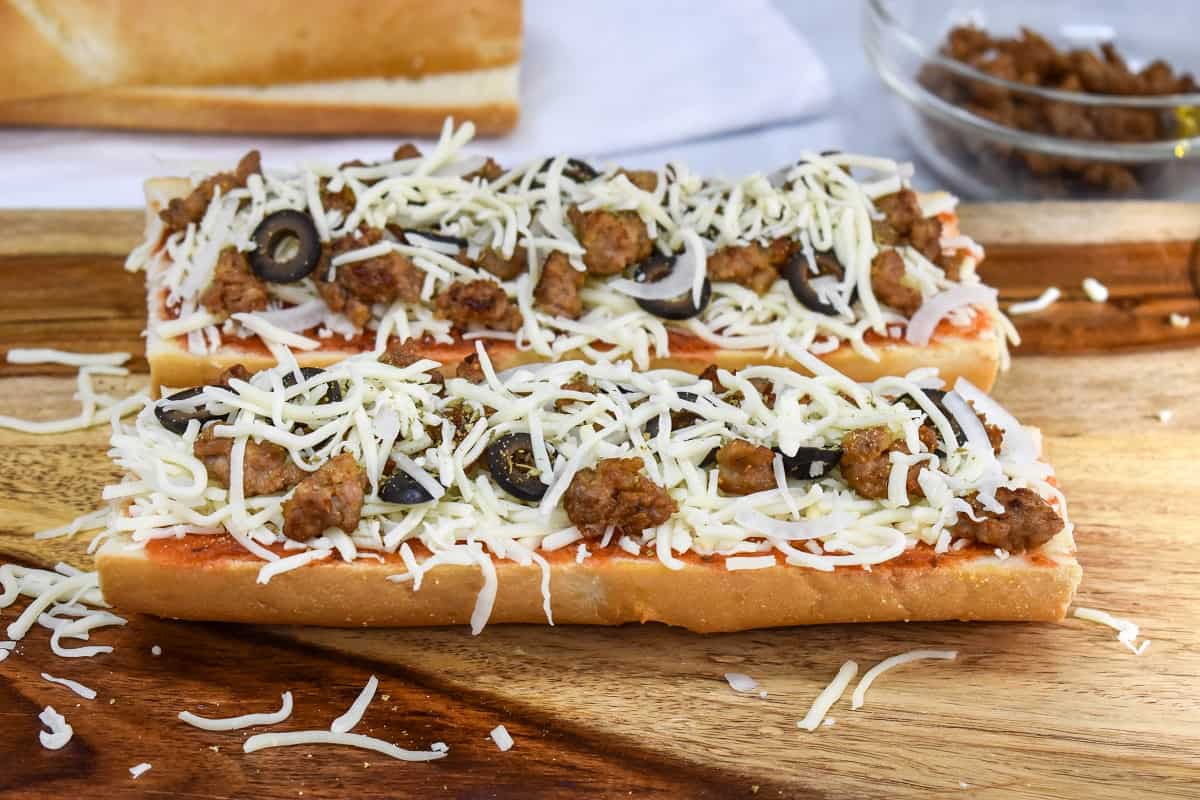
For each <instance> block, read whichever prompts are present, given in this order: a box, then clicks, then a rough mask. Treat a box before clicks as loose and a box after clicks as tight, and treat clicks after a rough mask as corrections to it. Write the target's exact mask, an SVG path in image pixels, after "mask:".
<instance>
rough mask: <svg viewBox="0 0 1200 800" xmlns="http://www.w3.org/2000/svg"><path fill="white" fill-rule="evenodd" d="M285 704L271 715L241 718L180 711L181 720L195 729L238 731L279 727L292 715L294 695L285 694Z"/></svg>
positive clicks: (251, 715) (249, 715) (247, 715)
mask: <svg viewBox="0 0 1200 800" xmlns="http://www.w3.org/2000/svg"><path fill="white" fill-rule="evenodd" d="M282 700H283V703H282V705H280V707H279V710H278V711H273V712H271V713H269V714H243V715H241V716H239V717H223V718H214V717H201V716H199V715H198V714H193V713H192V712H190V711H180V712H179V715H178V716H179V719H180V720H182V721H183V722H186V723H187V724H188V725H191V726H192V727H195V728H201V729H203V730H206V731H236V730H241V729H242V728H252V727H255V726H257V725H278V724H279V723H281V722H283V721H284V720H286V719H287V718H288V717H290V716H291V715H292V693H291V692H284V693H283V696H282Z"/></svg>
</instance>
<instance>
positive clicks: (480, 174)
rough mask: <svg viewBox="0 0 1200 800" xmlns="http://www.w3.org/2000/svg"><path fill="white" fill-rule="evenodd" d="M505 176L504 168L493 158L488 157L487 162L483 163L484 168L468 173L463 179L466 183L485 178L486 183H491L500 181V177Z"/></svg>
mask: <svg viewBox="0 0 1200 800" xmlns="http://www.w3.org/2000/svg"><path fill="white" fill-rule="evenodd" d="M503 174H504V167H502V166H500V165H499V164H497V163H496V161H495V160H494V159H493V158H492V157H491V156H488V159H487V161H485V162H483V166H482V167H480V168H479V169H477V170H475V171H474V172H468V173H467V174H466V175H463V176H462V177H463V180H464V181H473V180H475V179H476V178H483V179H484V180H485V181H486V182H488V183H491V182H492V181H494V180H497V179H499V177H500V176H501V175H503Z"/></svg>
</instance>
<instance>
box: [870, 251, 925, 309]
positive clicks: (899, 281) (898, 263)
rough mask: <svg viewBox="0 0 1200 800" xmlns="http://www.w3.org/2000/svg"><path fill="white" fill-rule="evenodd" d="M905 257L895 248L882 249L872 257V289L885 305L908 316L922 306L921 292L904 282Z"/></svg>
mask: <svg viewBox="0 0 1200 800" xmlns="http://www.w3.org/2000/svg"><path fill="white" fill-rule="evenodd" d="M906 274H907V273H906V268H905V265H904V259H903V258H901V257H900V254H899V253H897V252H896V251H895V250H882V251H880V252H878V253H876V254H875V257H874V258H873V259H871V291H873V292H875V298H876V299H877V300H879V302H881V303H883V304H884V305H887V306H891V307H892V308H894V309H896V311H898V312H900V313H901V314H902V315H904V316H906V317H911V316H912V315H913V314H915V313H916V311H917V309H918V308H920V307H921V293H920V292H919V291H917V290H916V289H914V288H913V287H911V286H909V285H907V284H905V283H904V276H905V275H906Z"/></svg>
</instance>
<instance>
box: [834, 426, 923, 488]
mask: <svg viewBox="0 0 1200 800" xmlns="http://www.w3.org/2000/svg"><path fill="white" fill-rule="evenodd" d="M919 437H920V439H921V444H923V445H925V449H926V450H929V451H931V452H932V451H933V450H935V449H936V448H937V433H936V432H935V431H934V430H933V429H932V428H930V427H929V426H928V425H922V426H921V428H920V431H919ZM892 451H896V452H899V453H907V452H908V446H907V445H906V444H905V443H904V440H903V439H901V438H898V437H897V436H896V435H895V434H893V433H892V432H891V431H890V430H888V429H887V427H885V426H883V425H879V426H876V427H874V428H861V429H859V430H854V431H850V432H849V433H847V434H846V435H845V436H844V437H843V438H842V460H841V462H840V466H841V469H842V477H843V478H845V479H846V483H847V484H849V486H850V488H851V489H853V490H854V491H856V492H858V493H859V494H861V495H862V496H863V497H870V498H873V499H876V500H880V499H883V498H885V497H887V496H888V478H889V477H890V476H891V474H892V461H891V456H890V454H891V453H892ZM923 466H924V465H923V464H920V463H917V464H913V465H912V466H911V467H909V469H908V480H907V483H906V487H905V488H906V489H907V490H908V494H909V496H910V497H924V496H925V493H924V492H923V491H922V490H921V486H920V484H918V483H917V476H918V475H919V474H920V473H921V469H922V467H923Z"/></svg>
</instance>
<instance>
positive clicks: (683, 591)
mask: <svg viewBox="0 0 1200 800" xmlns="http://www.w3.org/2000/svg"><path fill="white" fill-rule="evenodd" d="M214 540H221V541H214ZM228 541H231V540H228V537H212V536H188V537H185V538H184V539H180V540H158V541H155V542H151V543H150V544H149V545H148V546H147V547H146V548H145V549H142V550H137V549H130V548H129V542H128V540H122V539H114V540H111V541H109V542H108V543H106V544H105V546H104V547H103V548H102V549H101V550H100V553H99V554H98V556H97V558H96V563H97V566H98V568H99V571H100V585H101V589H102V591H103V592H104V596H105V598H106V599H107V600H108V601H109V602H110V603H112V604H113V605H114V606H115V607H116V608H118V609H120V610H121V611H125V612H130V611H133V612H141V613H147V614H153V615H156V616H161V617H169V618H175V619H187V620H221V621H231V622H247V623H264V624H301V625H320V626H329V627H361V626H370V627H409V626H422V625H457V624H465V623H468V622H470V620H471V615H472V611H473V609H474V606H475V598H476V595H477V593H478V592H479V590H480V588H481V586H482V585H483V578H482V575H481V573H480V570H479V569H478V568H477V567H473V566H458V565H440V566H436V567H434V568H432V569H431V570H430V571H429V572H428V573H426V574H425V576H424V579H423V582H422V585H421V588H420V589H419V590H416V591H414V590H413V588H412V585H411V583H410V582H395V581H389V580H387V578H388V577H390V576H394V575H400V574H403V573H404V572H405V568H404V565H403V563H401V562H400V561H399V559H398V558H397V557H395V556H387V560H385V561H384V562H382V563H381V562H379V561H375V560H372V559H363V560H358V561H354V562H350V563H346V562H341V561H335V560H333V559H329V560H325V561H320V562H316V563H314V564H310V565H308V566H304V567H301V568H299V569H296V570H294V571H291V572H285V573H282V574H280V575H276V576H275V577H273V578H271V580H270V582H269V583H265V584H263V583H258V582H257V578H258V573H259V570H260V569H261V567H262V566H263V564H264V563H266V562H264V561H261V560H259V559H257V558H255V557H254V556H251V555H249V554H248V553H245V552H244V551H241V552H240V553H239V552H238V550H240V547H239V546H237V545H236V543H234V544H233V546H232V547H230V546H229V544H228ZM614 550H615V548H614ZM921 550H922V552H919V553H917V555H916V556H915V557H907V555H906V556H902V557H900V558H898V559H896V560H895V561H894V562H889V563H884V564H879V565H875V567H874V568H873V569H871V570H870V571H867V570H864V569H862V568H859V567H839V568H837V569H836V570H834V571H831V572H822V571H818V570H813V569H809V568H805V567H795V566H789V565H785V564H778V565H776V566H774V567H768V568H765V569H756V570H737V571H729V570H727V569H726V568H725V566H724V559H722V558H714V559H710V560H702V559H699V558H689V559H688V561H687V563H686V564H685V566H684V567H683V568H682V569H679V570H672V569H669V568H668V567H666V566H664V565H663V564H662V563H661V562H659V561H658V560H657V559H656V558H654V557H651V556H631V555H629V554H626V553H624V552H621V551H616V552H607V551H605V552H602V553H598V554H595V555H593V556H592V557H590V558H587V559H585V560H584V561H583V562H582V563H577V562H576V561H575V558H574V550H573V549H572V550H570V551H569V552H564V551H556V552H554V553H547V554H546V556H547V558H548V559H549V560H550V567H549V569H550V604H551V607H552V610H553V614H554V622H555V623H556V624H573V625H621V624H625V623H633V622H661V623H664V624H667V625H672V626H678V627H682V628H686V629H688V630H691V631H695V632H697V633H721V632H731V631H740V630H750V629H755V628H771V627H784V626H793V625H814V624H824V623H843V622H844V623H849V622H917V621H943V620H963V621H1026V622H1036V621H1042V622H1050V621H1056V620H1061V619H1062V618H1063V617H1064V616H1065V615H1066V612H1067V608H1068V607H1069V605H1070V603H1071V600H1072V598H1073V596H1074V593H1075V589H1076V587H1077V586H1078V584H1079V580H1080V577H1081V574H1082V573H1081V570H1080V567H1079V564H1078V562H1077V561H1076V560H1075V557H1074V555H1073V553H1070V552H1065V553H1063V554H1062V555H1057V556H1048V555H1043V554H1041V553H1035V554H1030V555H1013V556H1010V557H1008V558H1004V559H1001V558H998V557H997V556H995V555H994V554H992V553H991V552H990V551H979V550H974V551H964V552H962V553H948V554H942V555H940V556H934V554H933V553H932V550H931V549H929V548H928V547H922V548H921ZM495 568H496V573H497V580H498V588H497V595H496V601H495V606H494V608H493V610H492V614H491V618H490V622H489V624H496V623H533V624H545V622H546V616H545V612H544V610H543V607H542V603H543V596H542V593H541V581H542V571H541V569H540V568H539V567H538V566H537V565H536V564H531V565H528V566H521V565H520V564H517V563H515V562H512V561H507V560H503V559H497V560H496V561H495Z"/></svg>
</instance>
